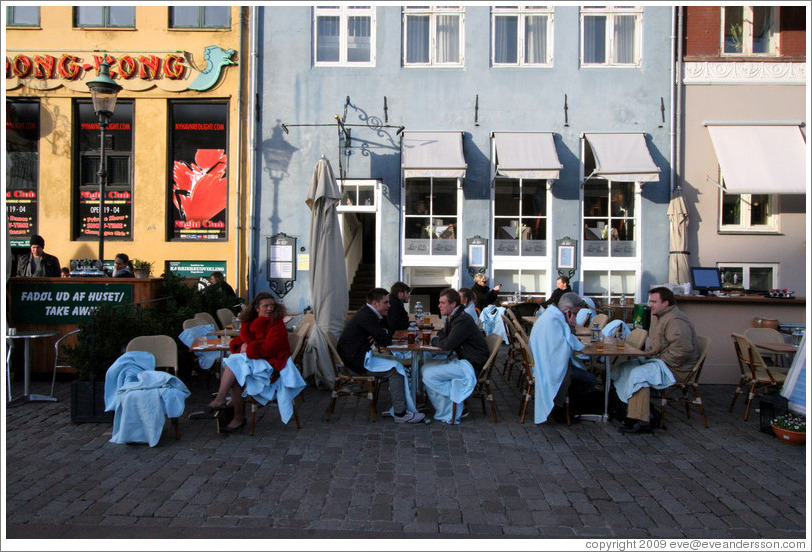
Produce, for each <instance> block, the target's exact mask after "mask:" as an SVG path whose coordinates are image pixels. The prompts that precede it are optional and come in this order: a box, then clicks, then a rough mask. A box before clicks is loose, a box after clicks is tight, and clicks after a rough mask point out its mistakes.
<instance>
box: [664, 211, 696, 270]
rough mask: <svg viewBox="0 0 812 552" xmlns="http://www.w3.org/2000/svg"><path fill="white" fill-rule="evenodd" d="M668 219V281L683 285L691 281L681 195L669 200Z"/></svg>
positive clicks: (685, 223) (686, 222) (686, 226)
mask: <svg viewBox="0 0 812 552" xmlns="http://www.w3.org/2000/svg"><path fill="white" fill-rule="evenodd" d="M668 218H669V219H670V221H671V249H670V254H669V256H668V281H669V282H672V283H677V284H684V283H687V282H690V281H691V274H690V270H689V267H688V251H686V248H687V238H686V237H685V234H686V232H687V230H688V210H687V209H686V208H685V200H684V199H683V198H682V195H677V196H675V197H674V198H672V199H671V203H670V204H669V205H668Z"/></svg>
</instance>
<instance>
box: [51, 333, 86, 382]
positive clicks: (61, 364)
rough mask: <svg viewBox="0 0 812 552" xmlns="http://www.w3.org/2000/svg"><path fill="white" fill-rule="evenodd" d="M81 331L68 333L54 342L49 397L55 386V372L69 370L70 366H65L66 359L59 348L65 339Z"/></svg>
mask: <svg viewBox="0 0 812 552" xmlns="http://www.w3.org/2000/svg"><path fill="white" fill-rule="evenodd" d="M81 331H82V330H73V331H72V332H68V333H66V334H65V335H63V336H62V337H60V338H59V339H57V340H56V343H54V375H53V378H51V396H52V397H53V396H54V386H56V371H57V369H58V368H71V365H70V364H66V363H67V361H68V358H67V357H66V356H65V355H64V354H60V346H61V345H62V342H63V341H64V340H65V339H67V338H68V337H70V336H72V335H74V334H77V333H79V332H81Z"/></svg>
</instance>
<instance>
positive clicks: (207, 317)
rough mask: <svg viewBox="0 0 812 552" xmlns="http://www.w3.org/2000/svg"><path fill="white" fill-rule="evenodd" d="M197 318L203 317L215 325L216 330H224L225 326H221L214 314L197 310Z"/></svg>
mask: <svg viewBox="0 0 812 552" xmlns="http://www.w3.org/2000/svg"><path fill="white" fill-rule="evenodd" d="M195 318H202V319H203V320H205V321H206V322H207V323H209V324H211V325H212V326H214V329H215V330H222V329H223V328H221V327H220V324H218V323H217V320H215V319H214V317H213V316H212V315H210V314H209V313H207V312H196V313H195Z"/></svg>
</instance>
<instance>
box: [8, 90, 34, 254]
mask: <svg viewBox="0 0 812 552" xmlns="http://www.w3.org/2000/svg"><path fill="white" fill-rule="evenodd" d="M38 180H39V103H37V102H21V101H7V102H6V228H7V231H8V238H9V241H10V244H11V245H12V247H27V246H28V243H29V242H28V240H29V238H30V237H31V236H32V235H34V234H36V233H37V223H38V220H37V203H38V199H39V198H38V195H39V192H38V189H37V184H38Z"/></svg>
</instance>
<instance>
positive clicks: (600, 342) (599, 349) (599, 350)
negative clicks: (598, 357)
mask: <svg viewBox="0 0 812 552" xmlns="http://www.w3.org/2000/svg"><path fill="white" fill-rule="evenodd" d="M595 352H596V353H602V352H603V339H599V340H597V341H596V342H595Z"/></svg>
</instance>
